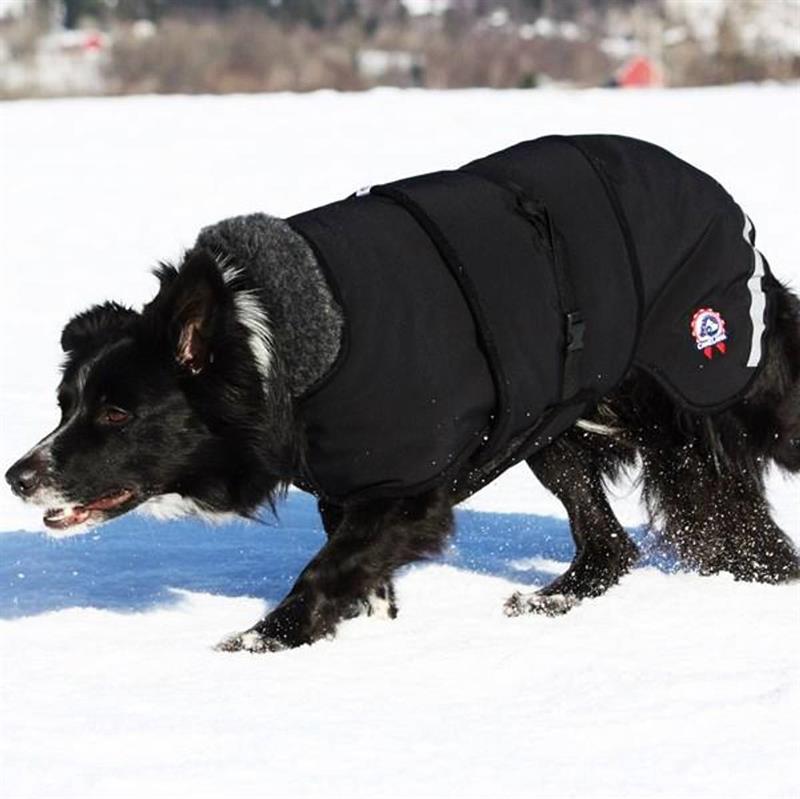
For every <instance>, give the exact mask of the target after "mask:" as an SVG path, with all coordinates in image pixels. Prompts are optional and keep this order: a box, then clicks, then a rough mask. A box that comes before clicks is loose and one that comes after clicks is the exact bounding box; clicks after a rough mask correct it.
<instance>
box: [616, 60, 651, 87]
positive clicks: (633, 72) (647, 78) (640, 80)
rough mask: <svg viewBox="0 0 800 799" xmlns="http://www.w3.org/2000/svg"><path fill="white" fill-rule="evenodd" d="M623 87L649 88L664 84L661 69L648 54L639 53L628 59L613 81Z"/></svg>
mask: <svg viewBox="0 0 800 799" xmlns="http://www.w3.org/2000/svg"><path fill="white" fill-rule="evenodd" d="M612 85H613V86H619V87H620V88H623V89H648V88H653V87H656V86H663V85H664V78H663V75H662V74H661V70H660V69H659V68H658V67H657V66H656V65H655V64H654V63H653V62H652V61H651V60H650V59H649V58H647V57H646V56H643V55H637V56H634V57H633V58H631V59H629V60H628V61H626V62H625V63H624V64H623V65H622V66H621V67H620V68H619V69H618V70H617V74H616V75H615V76H614V79H613V81H612Z"/></svg>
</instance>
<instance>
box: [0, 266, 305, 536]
mask: <svg viewBox="0 0 800 799" xmlns="http://www.w3.org/2000/svg"><path fill="white" fill-rule="evenodd" d="M156 274H157V276H158V277H159V280H160V282H161V288H160V291H159V292H158V294H157V296H156V297H155V299H154V300H153V301H152V302H151V303H149V304H148V305H147V306H145V308H144V309H143V311H142V312H141V313H139V312H136V311H133V310H131V309H129V308H124V307H122V306H120V305H117V304H115V303H106V304H104V305H99V306H95V307H93V308H91V309H89V310H88V311H85V312H84V313H82V314H79V315H78V316H76V317H75V318H74V319H72V320H71V321H70V322H69V324H67V326H66V327H65V328H64V331H63V334H62V337H61V345H62V348H63V350H64V352H65V353H66V362H65V364H64V367H63V375H62V380H61V383H60V385H59V386H58V392H57V396H58V404H59V406H60V408H61V421H60V422H59V424H58V426H57V427H56V429H55V430H53V431H52V432H51V433H50V434H49V435H47V436H46V437H45V438H44V439H42V440H41V441H40V442H39V443H38V444H36V446H34V447H33V448H32V449H31V450H30V451H29V452H28V453H27V454H26V455H24V456H23V457H22V458H20V460H19V461H17V463H15V464H14V465H13V466H12V467H11V468H10V469H9V470H8V472H7V474H6V480H7V481H8V483H9V485H10V486H11V488H12V490H13V491H14V492H15V493H16V494H17V495H18V496H20V497H22V498H23V499H24V500H25V501H27V502H30V503H33V504H36V505H39V506H41V507H42V508H44V511H45V512H44V523H45V524H46V526H47V527H48V528H50V529H51V530H54V531H59V532H61V533H62V534H65V533H66V532H67V531H68V532H74V531H76V530H78V529H80V528H81V527H85V526H86V525H87V524H91V523H99V522H103V521H106V520H107V519H110V518H113V517H115V516H119V515H121V514H123V513H125V512H127V511H129V510H131V509H133V508H135V507H136V506H138V505H141V504H142V503H144V502H148V501H150V503H151V504H153V501H155V502H156V503H158V502H159V501H160V500H159V498H164V497H165V496H166V497H169V498H171V499H172V498H175V495H178V497H179V498H180V499H181V500H182V505H183V508H184V510H186V509H192V510H197V511H205V512H210V513H226V512H227V513H230V512H234V513H240V514H244V515H250V514H251V513H253V512H254V511H255V509H256V508H257V507H258V506H259V505H260V504H261V503H262V502H263V501H265V500H270V499H271V492H273V491H274V490H275V489H276V487H277V486H278V485H279V478H278V475H279V474H280V473H281V471H283V470H284V467H285V464H283V461H285V460H286V448H287V444H286V435H285V433H288V428H289V426H290V419H288V418H287V414H286V413H285V412H282V410H281V408H282V406H281V403H280V402H279V401H278V399H277V397H278V396H279V393H274V397H273V399H272V401H271V400H270V397H269V393H270V390H271V389H270V385H268V384H273V383H274V382H275V381H274V380H273V379H272V376H271V375H269V374H268V372H269V370H270V368H271V366H273V365H272V364H270V362H269V361H270V359H271V357H272V353H271V352H270V350H269V332H268V328H267V326H266V319H265V318H263V315H262V316H259V314H260V313H263V312H261V311H260V310H259V305H258V303H257V302H256V301H255V299H254V297H253V295H252V293H251V292H249V291H248V290H247V289H246V288H243V287H242V286H241V285H237V281H241V279H242V278H241V275H239V274H238V273H237V272H236V271H235V270H231V269H229V270H225V269H223V268H220V266H219V264H218V263H217V261H216V260H215V259H214V258H213V257H212V256H211V255H210V254H209V253H207V252H205V251H202V250H199V251H195V252H193V253H190V255H189V256H188V257H187V259H186V261H185V262H184V264H183V266H182V267H181V269H180V271H177V270H176V269H174V268H173V267H170V266H162V267H161V268H160V269H159V270H158V271H157V273H156ZM284 410H285V409H284ZM282 428H283V429H282Z"/></svg>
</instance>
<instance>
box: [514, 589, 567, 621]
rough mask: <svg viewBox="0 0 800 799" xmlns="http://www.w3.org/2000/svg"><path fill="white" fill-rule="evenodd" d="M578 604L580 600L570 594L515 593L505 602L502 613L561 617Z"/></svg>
mask: <svg viewBox="0 0 800 799" xmlns="http://www.w3.org/2000/svg"><path fill="white" fill-rule="evenodd" d="M580 603H581V601H580V599H578V597H576V596H573V595H572V594H539V593H533V594H523V593H521V592H520V591H517V592H516V593H514V594H512V595H511V596H510V597H509V598H508V599H507V600H506V603H505V605H503V613H505V614H506V616H522V615H524V614H526V613H538V614H540V615H542V616H563V615H564V614H565V613H568V612H569V611H570V610H572V609H573V608H574V607H576V606H577V605H580Z"/></svg>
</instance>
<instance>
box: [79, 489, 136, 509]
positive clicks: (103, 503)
mask: <svg viewBox="0 0 800 799" xmlns="http://www.w3.org/2000/svg"><path fill="white" fill-rule="evenodd" d="M132 496H133V491H130V490H128V489H127V488H123V489H122V491H120V492H119V493H117V494H114V495H113V496H110V497H103V498H102V499H96V500H95V501H94V502H90V503H89V504H88V505H86V509H87V510H108V509H109V508H116V507H117V505H121V504H122V503H123V502H127V501H128V500H129V499H130V498H131V497H132ZM72 510H73V512H74V511H76V510H82V508H73V509H72Z"/></svg>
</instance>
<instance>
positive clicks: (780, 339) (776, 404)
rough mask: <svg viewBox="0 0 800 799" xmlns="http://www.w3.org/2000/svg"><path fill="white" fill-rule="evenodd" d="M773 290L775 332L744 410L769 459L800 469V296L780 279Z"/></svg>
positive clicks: (787, 468) (790, 469) (793, 470)
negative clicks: (756, 413) (753, 413)
mask: <svg viewBox="0 0 800 799" xmlns="http://www.w3.org/2000/svg"><path fill="white" fill-rule="evenodd" d="M772 294H773V302H774V310H773V314H774V316H773V319H774V322H773V325H774V331H775V332H774V335H773V336H772V337H771V339H770V342H769V345H768V347H767V355H766V357H767V362H766V364H765V365H764V369H763V371H762V373H761V374H760V375H759V377H758V378H757V380H756V381H755V384H754V385H753V390H752V392H751V394H750V396H749V397H748V398H747V402H746V403H745V405H744V406H743V407H742V413H744V414H746V415H747V416H749V417H750V422H751V424H750V425H748V427H755V428H756V429H755V430H753V431H752V432H754V433H755V434H756V435H758V436H760V437H762V441H763V444H764V449H765V453H766V455H767V457H768V459H770V460H772V461H774V462H775V463H776V464H777V465H778V466H780V467H781V468H783V469H786V470H788V471H790V472H800V300H799V299H798V298H797V296H796V295H795V294H793V293H792V292H791V291H790V290H789V289H788V288H787V287H786V286H783V285H781V284H780V283H777V281H776V284H775V287H774V289H773V292H772ZM748 406H750V407H748ZM751 410H754V411H758V413H759V414H760V416H759V415H751Z"/></svg>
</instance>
